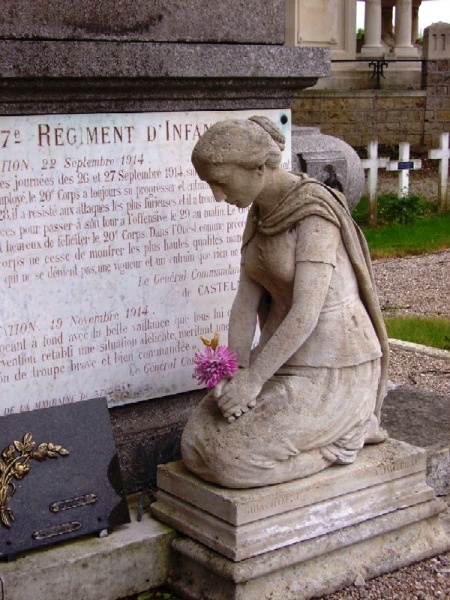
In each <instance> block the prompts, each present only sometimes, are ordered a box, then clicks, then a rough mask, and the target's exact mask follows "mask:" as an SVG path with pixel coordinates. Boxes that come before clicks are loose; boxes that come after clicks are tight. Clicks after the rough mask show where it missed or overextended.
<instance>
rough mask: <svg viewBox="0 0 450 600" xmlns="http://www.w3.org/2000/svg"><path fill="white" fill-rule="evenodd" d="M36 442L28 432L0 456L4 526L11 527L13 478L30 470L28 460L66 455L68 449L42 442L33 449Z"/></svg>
mask: <svg viewBox="0 0 450 600" xmlns="http://www.w3.org/2000/svg"><path fill="white" fill-rule="evenodd" d="M35 446H36V443H35V442H34V441H33V435H32V434H31V433H30V432H28V433H26V434H25V435H24V436H23V439H22V441H21V442H19V441H17V440H16V441H14V442H13V443H12V444H10V445H9V446H8V447H7V448H5V449H4V450H3V452H2V454H1V458H0V521H1V523H2V525H3V526H4V527H11V523H10V521H14V513H13V511H12V509H11V508H8V503H9V501H10V500H11V498H12V497H13V496H14V494H15V491H16V486H15V484H14V482H13V479H17V480H18V481H20V480H21V479H23V478H24V477H25V475H26V474H27V473H28V472H29V471H30V468H31V467H30V464H29V463H30V460H31V459H34V460H38V461H43V460H45V459H46V458H57V457H58V455H59V456H67V455H68V454H69V451H68V450H66V449H65V448H63V447H62V446H60V445H58V444H52V443H51V442H49V443H44V444H39V446H38V447H37V448H36V450H35V449H34V448H35Z"/></svg>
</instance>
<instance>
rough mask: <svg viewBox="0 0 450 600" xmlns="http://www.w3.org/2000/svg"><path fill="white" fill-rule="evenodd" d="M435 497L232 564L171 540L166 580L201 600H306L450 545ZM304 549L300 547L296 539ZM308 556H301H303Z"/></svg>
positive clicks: (194, 544) (189, 543)
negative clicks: (171, 558)
mask: <svg viewBox="0 0 450 600" xmlns="http://www.w3.org/2000/svg"><path fill="white" fill-rule="evenodd" d="M435 502H436V501H433V502H430V503H425V504H419V505H418V506H417V512H416V515H415V517H413V518H411V515H408V516H409V519H410V520H409V521H407V522H406V523H404V522H402V519H403V518H404V517H405V513H406V512H407V511H411V510H415V509H407V511H404V510H402V511H397V512H395V513H389V514H388V515H384V516H381V517H377V518H375V519H372V520H370V521H366V522H365V523H362V524H360V525H354V526H351V527H348V528H346V529H343V530H341V531H339V532H337V533H336V534H330V535H329V536H323V537H321V538H316V539H314V540H312V541H311V542H312V543H309V542H303V543H300V544H295V545H292V546H289V547H287V548H283V549H281V550H276V551H274V552H269V553H266V554H263V555H262V556H258V557H255V558H251V559H248V560H246V561H243V562H242V563H239V562H238V563H235V562H232V561H231V560H228V559H226V558H224V557H222V556H220V555H218V554H217V553H216V552H214V551H213V550H210V549H208V548H206V547H205V546H202V545H201V544H199V543H198V542H195V541H193V540H189V539H177V540H175V541H174V542H173V544H172V547H173V549H174V550H175V562H176V565H177V568H176V571H172V572H171V577H170V579H169V583H170V586H171V587H172V588H173V589H174V590H175V591H176V592H178V593H180V594H181V595H183V594H185V597H187V598H202V600H230V599H231V598H232V599H233V600H309V599H310V598H315V597H318V596H322V595H325V594H329V593H332V592H334V591H337V590H339V589H341V588H343V587H346V586H349V585H351V584H352V583H353V582H354V581H355V580H356V578H357V577H358V576H362V577H364V579H370V578H372V577H377V576H379V575H382V574H383V573H387V572H390V571H394V570H396V569H399V568H401V567H403V566H406V565H408V564H411V563H412V562H416V561H418V560H422V559H424V558H427V557H430V556H433V555H435V554H438V553H439V552H442V551H444V550H446V549H448V548H449V546H450V542H449V536H448V531H446V530H444V528H443V526H442V523H441V522H440V520H439V518H438V517H437V516H432V515H433V514H434V515H436V510H437V511H439V510H440V508H439V507H437V506H436V505H435ZM305 544H307V545H309V549H310V552H309V553H308V552H306V553H305V554H303V552H302V551H303V548H302V547H303V546H304V545H305ZM305 556H308V558H304V557H305Z"/></svg>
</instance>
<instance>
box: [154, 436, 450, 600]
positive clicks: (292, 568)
mask: <svg viewBox="0 0 450 600" xmlns="http://www.w3.org/2000/svg"><path fill="white" fill-rule="evenodd" d="M425 474H426V452H425V451H423V450H421V449H419V448H416V447H414V446H410V445H409V444H405V443H403V442H398V441H396V440H389V441H387V442H386V443H384V444H382V445H380V446H372V447H366V448H365V449H364V450H363V451H362V452H361V453H360V455H359V456H358V460H357V461H356V463H354V464H353V465H350V466H336V467H332V468H330V469H328V470H326V471H323V472H322V473H318V474H316V475H314V476H312V477H308V478H305V479H301V480H296V481H292V482H289V483H285V484H281V485H274V486H268V487H264V488H258V489H250V490H230V489H225V488H219V487H216V486H213V485H210V484H207V483H205V482H203V481H201V480H200V479H199V478H197V477H195V476H194V475H192V474H191V473H189V472H188V471H187V470H186V469H185V468H184V467H183V465H182V463H180V462H178V463H171V464H169V465H165V466H162V467H159V470H158V486H159V491H158V494H157V502H156V503H155V504H153V506H152V510H153V514H154V515H155V516H156V517H157V518H158V519H160V520H161V521H164V522H165V523H168V524H169V525H171V526H173V527H175V528H176V529H177V530H178V531H180V532H182V533H184V534H186V535H187V536H189V538H188V539H186V538H180V539H177V540H175V541H174V542H173V544H172V548H173V550H174V553H175V557H174V558H175V569H174V572H173V576H172V578H171V580H170V582H169V583H170V585H171V586H172V587H173V588H174V590H175V591H176V592H177V593H178V594H180V595H182V597H184V598H189V599H200V598H202V600H230V599H231V598H233V599H236V600H244V599H245V600H261V599H262V598H267V599H269V598H270V599H271V600H289V599H292V600H294V599H295V600H302V599H304V600H306V599H308V598H312V597H314V596H317V595H323V594H327V593H331V592H333V591H335V590H338V589H340V588H342V587H344V586H346V585H350V584H351V583H353V582H354V580H355V579H356V577H357V576H358V575H361V576H363V577H364V578H370V577H375V576H377V575H380V574H381V573H384V572H388V571H392V570H395V569H398V568H400V567H401V566H404V565H407V564H410V563H411V562H414V561H417V560H421V559H423V558H425V557H428V556H432V555H434V554H437V553H439V552H441V551H443V550H445V549H447V548H448V547H449V546H450V541H449V539H448V537H447V535H446V533H445V531H444V530H443V528H442V525H441V523H440V520H439V513H440V512H441V511H442V510H444V508H445V504H444V503H443V502H441V501H439V500H437V499H436V498H435V495H434V492H433V490H432V488H430V487H428V486H427V485H426V483H425Z"/></svg>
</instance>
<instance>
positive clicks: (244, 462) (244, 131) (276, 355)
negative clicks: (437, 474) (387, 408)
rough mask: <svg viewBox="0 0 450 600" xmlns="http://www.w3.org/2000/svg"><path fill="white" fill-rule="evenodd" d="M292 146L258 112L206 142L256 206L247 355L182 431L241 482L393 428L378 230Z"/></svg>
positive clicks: (189, 448) (224, 126) (245, 325)
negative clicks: (287, 154) (313, 174)
mask: <svg viewBox="0 0 450 600" xmlns="http://www.w3.org/2000/svg"><path fill="white" fill-rule="evenodd" d="M283 148H284V136H283V134H282V133H281V131H280V130H279V129H278V128H277V127H276V126H275V124H274V123H272V122H271V121H270V120H269V119H267V118H265V117H252V118H250V119H248V120H245V119H244V120H226V121H221V122H219V123H217V124H215V125H214V126H212V127H211V128H210V129H209V130H208V131H207V132H206V133H205V134H204V135H203V136H202V138H201V139H200V140H199V141H198V143H197V144H196V146H195V148H194V150H193V153H192V162H193V165H194V167H195V170H196V171H197V173H198V175H199V177H200V178H201V179H202V180H203V181H206V182H207V183H208V184H209V186H210V187H211V189H212V192H213V194H214V197H215V199H216V200H217V201H218V202H220V201H225V202H228V204H232V205H234V206H237V207H239V208H247V207H249V206H251V209H250V211H249V214H248V219H247V224H246V228H245V231H244V235H243V241H242V258H241V271H240V281H239V287H238V291H237V295H236V298H235V300H234V303H233V307H232V310H231V315H230V322H229V338H228V340H229V347H230V348H231V349H232V350H234V351H235V352H236V354H237V357H238V361H239V365H240V368H239V370H238V371H237V372H236V373H235V375H234V376H233V377H232V378H231V379H222V380H221V381H219V383H218V384H217V386H216V387H215V388H214V389H213V390H211V391H210V392H209V393H208V394H207V395H206V397H205V398H204V399H203V400H202V401H201V402H200V404H199V405H198V406H197V407H196V409H195V410H194V411H193V413H192V415H191V416H190V418H189V421H188V423H187V425H186V428H185V429H184V432H183V436H182V442H181V445H182V457H183V461H184V464H185V465H186V467H187V468H188V469H189V470H191V471H192V472H194V473H195V474H197V475H198V476H199V477H201V478H203V479H205V480H207V481H209V482H213V483H215V484H218V485H221V486H224V487H230V488H250V487H257V486H265V485H270V484H276V483H282V482H286V481H290V480H293V479H298V478H301V477H306V476H308V475H311V474H313V473H317V472H318V471H321V470H322V469H325V468H326V467H329V466H331V465H333V464H349V463H352V462H353V461H354V460H355V459H356V456H357V454H358V451H359V450H361V448H362V447H363V445H364V444H365V443H376V442H381V441H383V440H384V439H385V438H386V433H385V432H384V431H383V430H382V429H380V426H379V419H380V410H381V404H382V401H383V399H384V396H385V388H386V377H387V362H388V354H389V350H388V342H387V336H386V331H385V327H384V323H383V319H382V316H381V312H380V308H379V304H378V299H377V295H376V292H375V289H374V283H373V277H372V272H371V265H370V259H369V255H368V251H367V246H366V243H365V240H364V238H363V236H362V234H361V232H360V231H359V229H358V227H357V226H356V225H355V223H354V222H353V221H352V219H351V216H350V213H349V210H348V207H347V203H346V200H345V197H344V196H343V195H342V194H341V193H340V192H336V191H335V190H331V189H329V188H327V187H326V186H324V185H323V184H321V183H319V182H318V181H316V180H314V179H311V178H309V177H307V176H306V175H304V174H294V173H291V172H288V171H286V170H284V169H282V168H281V167H280V163H281V151H282V149H283ZM258 319H259V326H260V330H261V335H260V339H259V342H258V345H257V346H256V348H254V349H253V350H252V344H253V340H254V335H255V331H256V327H257V323H258Z"/></svg>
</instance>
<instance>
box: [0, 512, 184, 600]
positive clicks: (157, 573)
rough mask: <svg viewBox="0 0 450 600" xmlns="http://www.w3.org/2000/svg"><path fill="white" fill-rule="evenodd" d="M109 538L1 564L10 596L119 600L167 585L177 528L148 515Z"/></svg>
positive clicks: (2, 583)
mask: <svg viewBox="0 0 450 600" xmlns="http://www.w3.org/2000/svg"><path fill="white" fill-rule="evenodd" d="M132 514H133V521H132V522H131V523H129V524H128V525H123V526H121V527H119V528H117V529H116V530H115V531H114V532H113V533H112V534H110V535H108V536H107V537H105V538H96V537H92V536H90V537H85V538H83V539H80V540H77V541H76V542H66V543H64V544H62V545H59V546H58V547H54V548H48V549H45V550H40V551H37V552H32V553H29V554H27V555H26V556H20V557H19V558H18V560H16V561H15V562H11V563H1V566H0V589H1V591H2V594H0V595H1V597H2V598H7V599H8V600H24V599H25V598H33V599H34V600H49V598H54V599H55V600H56V599H58V600H61V599H63V598H71V599H72V598H74V599H75V598H83V600H99V598H101V599H102V600H116V599H117V598H123V597H125V596H129V595H131V594H136V593H139V592H143V591H145V590H148V589H149V588H152V587H157V586H159V585H162V584H163V583H165V581H166V578H167V574H168V571H169V569H170V544H171V541H172V540H173V539H174V537H175V532H174V531H173V530H171V529H169V528H168V527H166V526H164V525H161V524H160V523H157V522H155V521H154V520H153V519H150V518H149V517H148V516H146V515H144V517H143V520H142V521H141V522H139V523H138V522H137V521H136V520H135V517H134V514H135V511H134V510H132Z"/></svg>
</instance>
